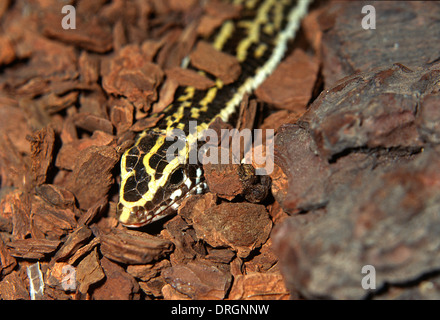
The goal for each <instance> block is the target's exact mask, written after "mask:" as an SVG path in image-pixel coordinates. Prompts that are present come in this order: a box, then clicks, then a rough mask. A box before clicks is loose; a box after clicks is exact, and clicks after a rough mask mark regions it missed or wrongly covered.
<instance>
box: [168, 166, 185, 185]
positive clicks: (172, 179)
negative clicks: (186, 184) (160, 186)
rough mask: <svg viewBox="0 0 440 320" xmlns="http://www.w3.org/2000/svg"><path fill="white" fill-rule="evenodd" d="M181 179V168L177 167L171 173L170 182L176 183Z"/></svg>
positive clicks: (180, 181)
mask: <svg viewBox="0 0 440 320" xmlns="http://www.w3.org/2000/svg"><path fill="white" fill-rule="evenodd" d="M182 181H183V169H182V168H179V169H177V170H176V171H174V172H173V173H172V174H171V177H170V183H171V184H174V185H178V184H180V183H182Z"/></svg>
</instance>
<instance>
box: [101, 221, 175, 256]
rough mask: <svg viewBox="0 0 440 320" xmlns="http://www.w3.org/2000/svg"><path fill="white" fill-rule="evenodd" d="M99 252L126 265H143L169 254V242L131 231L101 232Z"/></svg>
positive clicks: (171, 246)
mask: <svg viewBox="0 0 440 320" xmlns="http://www.w3.org/2000/svg"><path fill="white" fill-rule="evenodd" d="M99 238H100V240H101V252H102V254H103V255H104V256H106V257H107V258H109V259H111V260H115V261H117V262H121V263H127V264H145V263H150V262H152V261H154V260H158V259H159V258H161V257H164V256H166V255H167V254H169V253H170V252H171V250H172V248H173V244H172V243H171V241H168V240H163V239H160V238H158V237H154V236H151V235H149V234H147V233H142V232H139V231H133V230H117V229H115V230H112V231H111V232H109V233H103V232H101V233H100V235H99Z"/></svg>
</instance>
